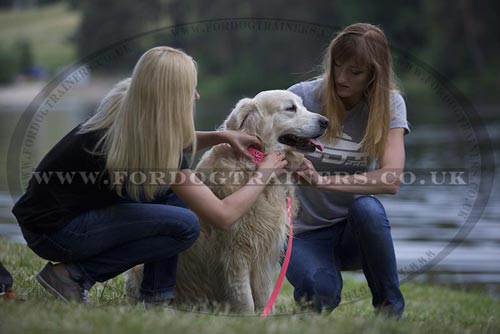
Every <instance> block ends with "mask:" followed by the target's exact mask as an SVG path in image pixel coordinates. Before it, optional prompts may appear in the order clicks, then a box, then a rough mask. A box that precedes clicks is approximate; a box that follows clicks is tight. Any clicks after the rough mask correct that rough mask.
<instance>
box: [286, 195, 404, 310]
mask: <svg viewBox="0 0 500 334" xmlns="http://www.w3.org/2000/svg"><path fill="white" fill-rule="evenodd" d="M361 268H362V269H363V272H364V274H365V277H366V279H367V281H368V286H369V287H370V290H371V293H372V297H373V298H372V304H373V306H374V307H375V308H376V309H377V310H379V311H382V312H384V313H388V314H390V315H394V316H400V315H402V313H403V310H404V305H405V302H404V298H403V295H402V294H401V291H400V289H399V279H398V272H397V267H396V258H395V255H394V246H393V242H392V237H391V233H390V226H389V221H388V219H387V216H386V213H385V209H384V207H383V206H382V204H381V203H380V202H379V201H378V200H377V199H376V198H375V197H373V196H361V197H359V198H357V199H356V200H354V202H353V204H352V206H351V207H350V209H349V213H348V217H347V219H346V220H344V221H341V222H339V223H337V224H335V225H333V226H331V227H327V228H322V229H318V230H313V231H308V232H304V233H301V234H299V235H297V236H295V238H294V240H293V248H292V257H291V260H290V264H289V267H288V272H287V275H286V276H287V279H288V280H289V281H290V283H291V284H292V285H293V286H294V287H295V291H294V298H295V300H296V301H310V302H312V303H313V305H314V306H315V308H316V310H317V311H321V310H323V309H325V310H328V311H331V310H333V309H334V308H335V307H337V306H338V305H339V303H340V298H341V291H342V275H341V273H340V271H341V270H353V269H361Z"/></svg>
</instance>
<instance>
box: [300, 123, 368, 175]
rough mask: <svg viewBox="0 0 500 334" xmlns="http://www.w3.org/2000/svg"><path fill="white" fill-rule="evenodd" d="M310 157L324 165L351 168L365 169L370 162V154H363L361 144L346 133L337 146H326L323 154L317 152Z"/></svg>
mask: <svg viewBox="0 0 500 334" xmlns="http://www.w3.org/2000/svg"><path fill="white" fill-rule="evenodd" d="M309 156H311V157H315V158H318V159H320V161H321V162H324V163H328V164H335V165H343V166H351V167H364V166H366V164H367V161H368V154H366V153H363V152H361V144H360V143H358V142H356V141H354V140H353V139H352V137H351V136H349V135H348V134H346V133H345V132H344V133H342V137H341V138H340V140H339V141H338V142H337V143H336V144H335V146H328V145H325V147H324V149H323V152H318V151H316V152H314V153H311V154H309Z"/></svg>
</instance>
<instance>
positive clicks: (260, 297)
mask: <svg viewBox="0 0 500 334" xmlns="http://www.w3.org/2000/svg"><path fill="white" fill-rule="evenodd" d="M276 269H277V265H276V264H275V265H274V266H273V264H271V263H270V262H268V263H262V264H260V265H259V268H254V270H253V272H252V292H253V300H254V303H255V308H256V310H258V311H259V312H260V311H262V310H264V307H265V306H266V304H267V302H268V300H269V297H271V294H272V292H273V288H274V275H275V273H276Z"/></svg>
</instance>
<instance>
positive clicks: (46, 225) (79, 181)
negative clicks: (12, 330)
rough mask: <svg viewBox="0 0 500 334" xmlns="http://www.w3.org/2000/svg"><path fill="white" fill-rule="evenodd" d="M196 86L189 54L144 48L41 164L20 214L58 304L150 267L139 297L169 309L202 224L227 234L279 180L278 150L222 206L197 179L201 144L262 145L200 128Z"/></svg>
mask: <svg viewBox="0 0 500 334" xmlns="http://www.w3.org/2000/svg"><path fill="white" fill-rule="evenodd" d="M196 83H197V70H196V65H195V62H194V61H193V59H192V58H191V57H190V56H188V55H187V54H185V53H184V52H182V51H180V50H177V49H173V48H169V47H156V48H153V49H151V50H149V51H147V52H146V53H144V55H142V57H141V58H140V59H139V61H138V63H137V64H136V66H135V68H134V71H133V74H132V77H131V78H130V79H126V80H124V81H122V82H120V83H118V84H117V85H116V86H115V88H114V89H113V90H112V91H111V92H110V93H109V94H108V95H107V96H106V97H105V98H104V100H103V102H102V103H101V105H100V106H99V108H98V112H97V113H96V115H94V116H93V117H92V118H90V119H89V120H88V121H87V122H85V123H83V124H81V125H79V126H77V127H76V128H75V129H73V130H72V131H71V132H70V133H68V134H67V135H66V136H65V137H64V138H63V139H62V140H61V141H60V142H59V143H57V144H56V145H55V146H54V147H53V148H52V149H51V150H50V152H49V153H48V154H47V155H46V156H45V157H44V159H43V160H42V161H41V163H40V165H39V166H38V167H37V169H36V171H35V173H34V175H33V177H32V179H31V180H30V183H29V187H28V189H27V191H26V193H25V194H24V195H23V196H22V197H21V198H20V199H19V201H18V202H17V203H16V205H15V206H14V209H13V213H14V214H15V216H16V218H17V220H18V222H19V224H20V225H21V229H22V231H23V234H24V237H25V239H26V241H27V243H28V246H29V247H30V248H31V249H32V250H33V251H34V252H35V253H36V254H38V255H39V256H41V257H42V258H45V259H47V260H50V261H55V262H59V263H58V264H55V265H53V264H52V263H50V262H49V263H48V264H47V265H46V266H45V267H44V268H43V269H42V270H41V271H40V272H39V273H38V275H37V276H36V278H37V279H38V281H39V282H40V283H41V284H42V285H43V286H44V287H45V288H46V289H47V290H48V291H49V292H51V293H52V294H54V295H55V296H56V297H59V298H61V299H63V300H66V301H77V302H85V301H86V295H87V291H88V290H89V289H90V288H91V287H92V285H93V284H94V283H95V282H96V281H97V282H104V281H106V280H108V279H110V278H113V277H115V276H117V275H119V274H120V273H122V272H124V271H126V270H127V269H129V268H131V267H133V266H135V265H137V264H140V263H145V265H144V279H143V281H142V286H141V299H142V300H143V301H144V302H145V304H146V305H157V304H164V303H168V301H169V300H171V299H172V298H173V289H174V284H175V275H176V265H177V255H178V254H179V253H180V252H182V251H183V250H186V249H187V248H189V247H190V246H191V245H192V244H193V243H194V241H195V240H196V239H197V238H198V235H199V233H200V227H199V221H198V219H201V220H203V221H205V222H207V223H209V224H212V225H213V226H215V227H218V228H221V229H227V228H229V227H230V226H231V224H233V223H234V222H235V221H236V220H237V219H239V217H241V216H242V215H243V214H244V213H245V212H246V211H247V210H248V209H249V208H250V207H251V205H252V204H253V203H254V201H255V200H256V199H257V197H258V195H259V194H260V193H261V192H262V190H263V188H264V184H265V183H267V181H268V180H269V178H270V177H271V175H272V173H273V172H274V173H277V174H278V175H279V174H281V173H284V167H285V166H286V164H287V161H286V160H285V159H284V157H283V155H282V154H281V153H279V152H275V153H272V154H270V155H269V156H268V157H267V158H266V159H265V160H264V161H263V162H262V164H260V165H259V167H258V168H259V171H261V173H260V177H262V180H253V179H251V181H252V182H253V183H255V185H245V186H243V187H242V188H241V189H240V190H239V191H237V192H236V193H234V194H232V195H231V196H228V197H226V198H224V199H223V200H220V199H219V198H217V197H216V196H215V195H214V194H213V193H212V192H211V191H210V190H209V188H207V187H206V186H205V185H203V184H202V183H201V182H200V181H199V180H198V179H197V178H196V176H195V175H194V173H192V172H191V170H190V168H189V165H188V163H187V161H186V159H185V158H184V157H183V151H184V150H193V151H194V150H195V148H196V143H199V144H198V148H205V147H209V146H212V145H215V144H219V143H228V144H230V145H231V146H232V147H233V148H234V149H235V150H236V151H238V152H240V153H244V152H245V151H246V148H247V147H248V146H249V145H251V144H258V140H257V138H255V137H252V136H247V135H242V134H240V133H236V132H205V133H197V132H195V129H194V121H193V109H194V101H195V99H198V98H199V95H198V93H197V91H196ZM255 177H257V176H255ZM64 178H71V179H72V180H71V182H68V181H67V180H65V179H64ZM177 196H178V197H177ZM179 199H180V200H179ZM182 202H183V203H185V205H187V207H189V208H190V209H191V210H192V211H191V210H188V209H187V208H185V207H183V206H184V205H183V203H182Z"/></svg>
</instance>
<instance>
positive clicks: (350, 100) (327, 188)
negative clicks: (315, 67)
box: [287, 23, 409, 317]
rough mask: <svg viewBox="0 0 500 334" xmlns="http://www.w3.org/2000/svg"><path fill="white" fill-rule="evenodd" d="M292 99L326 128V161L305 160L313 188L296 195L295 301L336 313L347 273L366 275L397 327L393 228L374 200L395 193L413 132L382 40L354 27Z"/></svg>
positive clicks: (291, 270) (377, 302) (316, 156)
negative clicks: (298, 100) (297, 99)
mask: <svg viewBox="0 0 500 334" xmlns="http://www.w3.org/2000/svg"><path fill="white" fill-rule="evenodd" d="M289 90H291V91H292V92H294V93H296V94H298V95H299V96H301V97H302V99H303V100H304V105H305V106H306V107H307V109H309V110H311V111H316V112H318V113H322V114H324V115H326V116H327V117H328V119H329V121H330V122H329V123H328V124H329V128H328V130H327V134H326V136H325V137H324V138H323V139H322V141H323V144H324V145H325V149H324V151H323V152H317V153H313V154H310V155H308V156H307V159H306V160H305V162H304V163H303V164H302V166H301V167H300V170H299V172H298V174H299V176H300V180H301V182H303V183H306V184H307V185H308V186H307V187H298V195H299V200H300V203H301V211H300V212H299V215H298V217H297V219H296V220H295V222H294V223H295V225H294V226H295V231H296V240H294V243H293V253H292V260H291V262H290V266H289V267H288V273H287V278H288V280H289V281H290V282H291V283H292V285H293V286H294V287H295V291H294V297H295V299H296V300H297V301H308V302H309V304H312V305H313V306H314V307H315V308H316V309H317V310H318V311H320V310H322V309H326V310H332V309H334V308H335V307H336V306H337V305H339V303H340V298H341V290H342V276H341V273H340V272H341V270H344V269H358V268H362V269H363V272H364V274H365V276H366V279H367V281H368V285H369V287H370V290H371V293H372V296H373V299H372V302H373V305H374V307H375V308H376V310H377V311H380V312H383V313H387V314H391V315H395V316H396V317H399V316H400V315H401V314H402V313H403V309H404V298H403V295H402V294H401V291H400V289H399V280H398V273H397V268H396V259H395V255H394V246H393V242H392V238H391V233H390V227H389V221H388V219H387V216H386V213H385V210H384V207H383V206H382V204H381V203H380V202H379V201H378V200H377V199H376V198H375V197H374V196H372V195H373V194H396V193H397V191H398V177H399V175H400V174H401V172H402V170H403V168H404V161H405V151H404V141H403V136H404V134H406V133H408V132H409V128H408V123H407V121H406V109H405V108H406V107H405V103H404V101H403V98H402V97H401V95H400V94H399V93H398V91H397V90H396V88H395V85H394V83H393V75H392V63H391V55H390V51H389V47H388V44H387V40H386V37H385V35H384V33H383V31H382V30H381V29H380V28H378V27H376V26H374V25H371V24H364V23H358V24H353V25H351V26H348V27H347V28H345V29H344V30H343V31H341V32H340V33H339V34H338V35H337V36H336V37H335V38H334V39H333V40H332V41H331V43H330V45H329V47H328V48H327V50H326V53H325V58H324V73H323V75H322V76H321V77H320V78H318V79H316V80H313V81H307V82H301V83H298V84H296V85H293V86H292V87H290V88H289ZM318 171H319V172H318Z"/></svg>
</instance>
